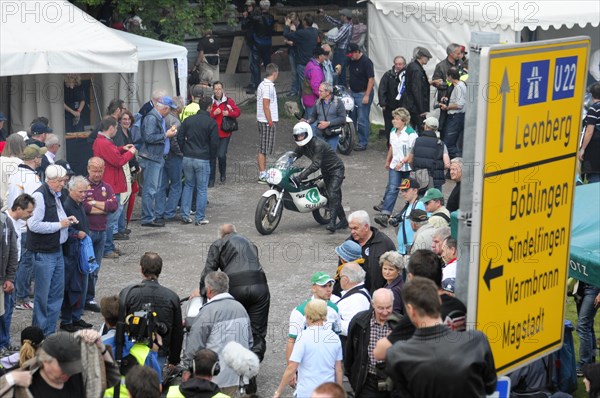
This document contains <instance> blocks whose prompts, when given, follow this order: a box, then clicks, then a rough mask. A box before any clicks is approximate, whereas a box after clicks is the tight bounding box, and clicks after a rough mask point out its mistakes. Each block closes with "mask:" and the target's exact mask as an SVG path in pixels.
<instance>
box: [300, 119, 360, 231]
mask: <svg viewBox="0 0 600 398" xmlns="http://www.w3.org/2000/svg"><path fill="white" fill-rule="evenodd" d="M292 134H293V135H294V141H296V145H298V148H296V149H295V150H294V154H295V155H296V157H297V158H300V157H301V156H306V157H308V158H309V159H310V160H311V161H312V163H311V164H310V166H308V167H307V168H305V169H304V170H303V171H302V172H301V173H299V174H297V175H295V176H292V177H290V181H291V182H292V184H295V185H296V186H299V185H300V183H301V181H302V180H304V179H306V177H308V176H309V175H310V174H312V173H314V172H315V171H317V170H319V169H321V174H322V176H323V181H324V182H325V188H326V189H327V199H328V202H327V205H328V209H329V214H330V217H331V218H330V221H329V224H327V227H326V228H327V230H328V231H329V232H331V233H334V232H335V230H336V229H342V228H347V227H348V220H347V219H346V214H345V213H344V208H343V207H342V182H343V181H344V170H345V168H344V163H343V162H342V160H341V159H340V158H339V157H338V156H337V154H336V153H335V151H334V150H333V149H331V147H330V146H329V144H327V142H325V141H323V140H322V139H321V138H318V137H314V136H313V131H312V128H311V127H310V124H308V123H306V122H299V123H297V124H296V125H295V126H294V130H293V133H292ZM337 218H339V219H340V222H339V223H337V224H336V219H337Z"/></svg>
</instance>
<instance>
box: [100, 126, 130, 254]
mask: <svg viewBox="0 0 600 398" xmlns="http://www.w3.org/2000/svg"><path fill="white" fill-rule="evenodd" d="M116 134H117V120H116V119H115V118H114V117H112V116H105V117H104V118H103V119H102V121H101V122H100V131H99V132H98V137H97V138H96V140H95V141H94V145H93V146H92V150H93V151H94V156H96V157H99V158H100V159H102V160H104V163H105V170H104V177H103V178H102V180H103V181H104V182H106V183H107V184H110V185H111V186H112V188H113V191H114V193H115V195H116V198H117V203H118V205H119V207H118V208H117V211H115V212H114V213H111V214H109V216H108V223H107V225H106V243H105V244H104V258H112V259H116V258H118V257H119V253H117V252H116V250H115V244H114V241H113V233H116V232H117V230H116V229H117V222H118V220H119V217H120V215H121V212H122V211H123V205H122V204H121V198H120V194H121V193H123V192H127V182H126V180H125V173H124V172H123V165H126V164H127V163H128V162H129V161H130V160H131V159H132V158H133V157H134V156H135V152H136V149H135V147H134V146H133V145H132V144H127V145H124V146H122V147H117V146H116V145H115V144H114V142H113V141H112V139H113V138H114V136H115V135H116Z"/></svg>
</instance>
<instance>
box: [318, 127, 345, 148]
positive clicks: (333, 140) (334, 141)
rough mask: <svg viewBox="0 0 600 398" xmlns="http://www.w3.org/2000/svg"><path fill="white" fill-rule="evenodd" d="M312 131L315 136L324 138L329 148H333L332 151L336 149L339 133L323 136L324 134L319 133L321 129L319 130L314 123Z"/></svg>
mask: <svg viewBox="0 0 600 398" xmlns="http://www.w3.org/2000/svg"><path fill="white" fill-rule="evenodd" d="M315 123H317V122H315ZM313 132H314V134H315V135H316V136H317V137H320V138H322V139H324V140H325V142H326V143H328V144H329V146H330V147H331V149H333V151H334V152H335V151H337V147H338V143H339V142H340V135H339V134H337V135H333V136H331V137H325V136H324V135H323V134H322V133H321V130H319V129H318V128H317V127H316V125H315V127H314V128H313Z"/></svg>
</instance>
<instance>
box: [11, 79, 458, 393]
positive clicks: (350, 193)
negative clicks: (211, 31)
mask: <svg viewBox="0 0 600 398" xmlns="http://www.w3.org/2000/svg"><path fill="white" fill-rule="evenodd" d="M278 86H279V87H282V86H283V84H281V83H279V84H278ZM230 95H231V96H232V97H233V98H234V99H235V100H237V101H238V102H240V101H243V100H245V99H247V100H248V101H247V104H246V105H244V107H243V108H242V116H241V118H240V120H239V125H240V131H237V132H235V133H234V137H233V138H232V140H231V143H230V146H229V154H228V170H227V182H226V183H225V184H221V183H219V182H217V183H216V184H215V187H214V188H211V189H209V195H208V196H209V201H210V204H209V205H208V207H207V210H206V217H207V218H208V219H209V220H210V224H209V225H205V226H194V225H193V224H192V225H181V224H179V223H167V225H166V227H165V228H141V227H140V225H139V221H138V222H132V223H131V224H130V228H131V229H132V233H131V240H129V241H117V243H118V247H119V248H120V249H121V250H122V251H123V252H124V253H125V255H124V256H122V257H121V258H119V259H118V260H107V259H105V260H103V264H102V269H101V272H100V278H99V282H98V287H97V299H98V301H99V299H100V298H101V297H103V296H107V295H111V294H118V293H119V291H120V290H121V289H122V288H124V287H125V286H127V285H128V284H130V283H132V282H137V281H139V280H140V279H141V275H140V269H139V259H140V256H141V255H142V254H143V253H144V252H146V251H155V252H158V253H159V254H160V255H161V256H162V258H163V261H164V267H163V272H162V274H161V276H160V279H159V280H160V283H161V284H163V285H164V286H167V287H169V288H171V289H173V290H174V291H175V292H176V293H177V294H179V295H180V297H185V296H187V295H189V293H190V292H191V291H192V290H193V289H195V288H197V286H198V281H199V277H200V273H201V272H202V269H203V268H204V263H205V256H206V254H207V252H208V248H209V246H210V244H211V243H212V242H213V241H214V240H215V239H216V238H217V227H218V225H219V224H222V223H225V222H232V223H234V224H235V225H236V226H237V229H238V232H240V233H242V234H244V235H245V236H247V237H249V238H250V239H251V240H253V241H254V243H255V244H256V245H257V246H258V248H259V251H260V259H261V263H262V266H263V268H264V270H265V272H266V275H267V278H268V281H269V287H270V290H271V309H270V314H269V315H270V316H269V331H268V336H267V352H266V355H265V359H264V361H263V363H262V364H261V372H260V374H259V376H258V386H259V395H260V396H271V395H272V394H273V392H274V391H275V389H276V387H277V385H278V384H279V381H280V379H281V375H282V374H283V370H284V369H285V344H286V336H287V326H288V317H289V314H290V311H291V310H292V308H293V307H294V306H296V305H298V304H299V303H301V302H302V301H304V300H305V299H306V298H307V297H309V295H310V282H309V280H310V276H311V275H312V274H313V273H314V272H316V271H328V272H330V273H334V272H335V269H336V266H337V257H336V255H335V252H334V248H335V247H336V246H337V245H339V244H340V243H341V242H342V241H343V240H345V239H346V237H347V236H348V231H347V230H346V231H338V232H337V233H335V234H330V233H329V232H327V231H326V230H325V228H324V227H323V226H320V225H319V224H317V223H316V221H315V220H314V219H313V217H312V215H311V214H299V213H293V212H290V211H287V210H286V211H284V213H283V217H282V220H281V223H280V224H279V227H278V228H277V230H276V231H275V232H274V233H273V234H272V235H270V236H262V235H260V234H259V233H258V232H257V231H256V229H255V227H254V211H255V208H256V204H257V202H258V200H259V198H260V196H261V194H262V193H263V192H264V191H265V190H266V186H265V185H260V184H257V183H256V178H257V167H256V143H257V142H258V133H257V128H256V119H255V105H254V103H253V100H252V98H251V97H248V96H246V95H245V94H242V93H241V91H239V90H238V92H236V93H230ZM282 105H283V100H282V101H281V103H280V107H279V109H280V114H282V113H283V106H282ZM295 121H296V120H295V119H293V118H286V117H282V120H281V121H280V122H279V124H278V125H277V138H276V145H275V150H274V153H273V155H272V156H269V157H268V161H274V160H275V159H276V158H277V157H279V155H280V154H282V153H284V152H285V151H287V150H292V149H293V148H294V145H295V144H294V142H293V139H292V138H291V131H292V127H293V125H294V123H295ZM340 156H341V158H342V159H343V161H344V163H345V166H346V179H345V180H344V184H343V186H342V189H343V205H344V208H345V210H346V213H347V214H349V213H350V212H352V211H355V210H361V209H365V210H367V211H368V212H369V213H370V214H371V215H374V214H375V212H374V211H373V210H372V207H373V205H374V204H377V203H379V201H380V200H381V198H382V195H383V192H384V189H385V185H386V183H387V172H386V171H385V169H384V168H383V164H384V161H385V143H382V142H381V141H378V142H373V143H372V144H371V145H370V146H369V149H368V150H367V151H365V152H353V153H352V154H351V155H350V156H343V155H340ZM217 180H218V178H217ZM452 185H453V184H452V183H448V184H445V186H444V188H445V189H444V191H445V193H446V195H448V194H449V192H450V190H451V189H452ZM140 202H141V198H138V199H137V201H136V203H138V204H139V203H140ZM401 205H402V203H401V202H400V201H399V202H398V203H397V206H396V208H397V209H399V208H401V207H400V206H401ZM136 216H137V217H139V207H137V209H136V212H134V217H136ZM385 231H386V233H387V234H389V235H390V237H392V239H393V240H394V241H395V240H396V238H395V234H394V231H393V230H392V229H390V228H387V229H386V230H385ZM84 319H85V320H86V321H88V322H91V323H93V324H94V326H99V325H100V324H101V322H102V320H101V317H100V315H99V314H95V313H91V312H86V313H85V314H84ZM30 323H31V311H17V310H15V312H14V316H13V325H12V334H13V342H14V343H17V342H18V341H19V334H20V331H21V330H22V328H24V327H26V326H28V325H30ZM284 396H292V390H291V389H289V388H288V389H287V390H286V391H285V394H284Z"/></svg>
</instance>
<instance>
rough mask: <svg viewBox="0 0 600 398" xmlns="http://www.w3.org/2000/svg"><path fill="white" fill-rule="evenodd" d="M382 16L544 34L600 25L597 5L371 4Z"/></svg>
mask: <svg viewBox="0 0 600 398" xmlns="http://www.w3.org/2000/svg"><path fill="white" fill-rule="evenodd" d="M370 2H371V3H372V4H373V5H374V6H375V8H376V9H378V10H380V11H382V12H383V13H384V14H386V15H387V14H388V13H390V12H393V13H394V14H396V15H403V16H404V17H406V18H417V19H420V20H422V21H423V22H424V21H426V20H437V21H440V20H443V21H445V22H449V23H465V22H466V23H469V24H474V23H477V24H479V25H480V26H486V25H489V26H491V27H492V28H496V27H497V26H498V25H499V26H500V27H501V28H502V29H509V28H510V29H512V30H514V31H520V30H522V29H523V28H530V29H531V30H535V29H536V28H538V27H541V28H542V29H544V30H546V29H548V28H549V27H550V26H552V27H554V28H556V29H559V28H560V27H562V26H563V25H564V26H566V27H567V28H572V27H573V26H574V25H579V26H581V27H584V26H585V25H587V24H591V25H593V26H598V24H599V23H600V2H598V1H585V0H584V1H568V2H563V1H536V2H531V1H516V2H515V1H497V2H492V1H482V2H472V1H452V2H450V1H448V2H444V1H419V2H415V1H400V0H370Z"/></svg>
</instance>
